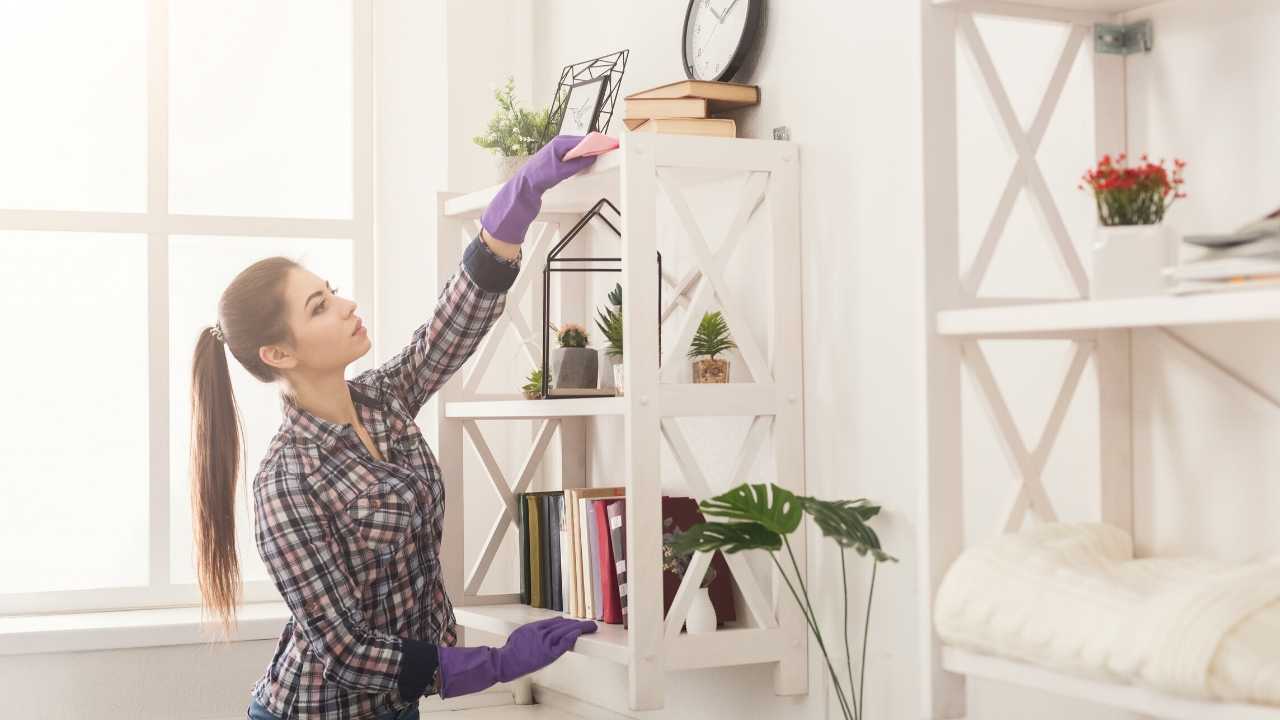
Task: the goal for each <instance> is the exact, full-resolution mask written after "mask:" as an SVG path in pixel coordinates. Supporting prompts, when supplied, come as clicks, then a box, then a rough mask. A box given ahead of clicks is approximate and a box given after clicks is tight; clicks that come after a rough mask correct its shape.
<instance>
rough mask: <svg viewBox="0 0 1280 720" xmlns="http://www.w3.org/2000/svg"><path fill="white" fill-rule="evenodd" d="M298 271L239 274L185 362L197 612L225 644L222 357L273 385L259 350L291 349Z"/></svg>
mask: <svg viewBox="0 0 1280 720" xmlns="http://www.w3.org/2000/svg"><path fill="white" fill-rule="evenodd" d="M298 267H301V266H300V265H299V264H298V263H297V262H296V261H294V260H291V259H289V258H284V257H269V258H264V259H262V260H259V261H258V262H255V263H254V264H252V265H250V266H249V267H247V268H245V269H244V270H242V271H241V272H240V274H239V275H237V276H236V277H235V279H234V280H232V281H231V284H230V285H228V286H227V289H226V290H224V291H223V293H222V298H221V300H219V302H218V315H219V318H220V320H219V322H218V323H217V325H216V326H214V327H206V328H205V329H204V330H201V331H200V336H199V337H197V338H196V349H195V355H194V357H193V358H192V362H191V516H192V523H191V526H192V530H193V532H194V534H195V537H194V546H195V558H196V579H197V581H198V582H199V585H200V598H201V601H202V607H203V608H204V609H207V610H212V611H213V613H214V614H216V615H217V617H218V620H219V621H220V622H221V624H222V629H223V632H224V639H230V636H231V633H232V631H233V630H234V628H235V610H236V605H238V604H239V602H240V592H241V588H242V584H241V580H240V562H239V557H238V555H237V554H236V483H237V480H238V479H239V477H240V470H241V467H240V448H241V437H240V436H241V427H240V416H239V413H238V411H237V408H236V398H235V394H234V393H233V392H232V390H231V374H230V372H229V371H228V368H227V353H228V352H230V353H231V355H232V356H234V357H235V359H236V360H237V361H238V362H239V363H240V365H241V366H242V367H243V368H244V369H245V370H247V371H248V372H249V374H250V375H252V376H253V377H254V378H256V379H258V380H259V381H261V382H264V383H269V382H273V381H275V380H276V379H277V378H278V377H279V376H278V374H277V372H276V369H275V368H273V367H271V366H269V365H267V364H266V363H265V362H263V361H262V358H260V357H259V356H258V350H259V348H261V347H263V346H266V345H273V344H277V343H292V342H293V336H292V334H291V333H290V332H289V323H288V319H287V318H286V312H285V310H286V303H285V298H284V286H285V280H286V278H287V277H288V273H289V271H291V270H293V269H294V268H298Z"/></svg>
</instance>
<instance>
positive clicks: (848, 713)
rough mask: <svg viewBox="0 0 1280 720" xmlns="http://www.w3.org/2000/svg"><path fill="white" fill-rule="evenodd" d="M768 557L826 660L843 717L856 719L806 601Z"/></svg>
mask: <svg viewBox="0 0 1280 720" xmlns="http://www.w3.org/2000/svg"><path fill="white" fill-rule="evenodd" d="M783 539H784V540H785V539H786V537H785V536H783ZM769 559H771V560H773V564H774V565H775V566H777V568H778V574H779V575H781V576H782V579H783V581H784V582H786V583H787V589H788V590H790V591H791V597H793V598H795V599H796V605H798V606H799V607H800V614H802V615H804V619H805V622H807V623H808V624H809V629H810V630H812V631H813V636H814V638H816V639H817V641H818V648H819V649H820V650H822V657H823V659H824V660H826V661H827V672H828V673H829V674H830V675H831V682H833V683H835V686H836V699H837V700H839V701H840V709H841V710H842V711H843V712H844V716H845V718H848V719H849V720H858V719H857V718H855V717H854V715H853V714H852V712H853V711H852V709H851V708H850V707H849V702H848V701H847V700H846V699H845V697H844V690H842V689H841V688H840V676H838V675H836V670H835V668H834V667H832V665H831V657H830V656H829V655H827V646H826V645H824V644H823V642H822V632H821V631H820V630H818V623H817V620H816V619H815V618H811V617H809V613H808V611H807V610H806V609H805V607H806V605H807V603H805V602H803V601H802V600H801V599H800V595H799V594H797V593H796V589H795V586H793V585H792V584H791V578H789V577H787V573H786V571H785V570H783V569H782V563H780V562H778V558H777V556H776V555H774V554H773V553H772V552H770V553H769ZM796 579H797V580H799V579H800V576H799V575H797V576H796ZM803 588H804V586H803V585H801V589H803ZM806 594H807V591H806Z"/></svg>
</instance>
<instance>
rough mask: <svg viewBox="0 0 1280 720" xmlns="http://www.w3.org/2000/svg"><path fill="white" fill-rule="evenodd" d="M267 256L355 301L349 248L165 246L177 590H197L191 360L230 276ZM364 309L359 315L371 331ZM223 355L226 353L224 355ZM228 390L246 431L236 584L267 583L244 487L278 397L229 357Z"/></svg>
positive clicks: (322, 243)
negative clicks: (292, 264)
mask: <svg viewBox="0 0 1280 720" xmlns="http://www.w3.org/2000/svg"><path fill="white" fill-rule="evenodd" d="M272 255H284V256H286V257H289V258H293V259H294V260H297V261H299V262H301V263H302V264H303V265H304V266H306V268H307V269H308V270H310V271H311V272H314V273H315V274H317V275H319V276H320V277H322V278H325V279H327V280H328V281H329V282H330V284H332V285H333V287H335V288H337V289H338V293H339V294H340V295H342V296H343V297H348V298H349V297H354V287H353V283H352V277H353V273H352V243H351V241H350V240H310V239H295V238H224V237H174V238H172V240H171V242H170V245H169V272H170V282H169V287H170V296H169V313H170V315H169V407H170V417H171V422H170V430H171V432H170V436H169V443H170V444H169V453H170V454H169V457H170V462H169V465H170V472H171V474H170V487H171V500H172V502H171V508H172V520H171V524H170V527H171V529H172V542H173V545H172V555H171V558H170V559H171V566H170V569H171V572H172V574H173V581H174V582H177V583H190V582H195V562H194V555H193V545H192V541H191V528H192V525H191V492H190V478H189V476H188V471H189V455H190V432H191V430H190V428H191V402H190V399H191V356H192V352H193V350H194V348H195V340H196V337H197V335H196V334H197V333H198V332H200V329H201V328H203V327H205V326H207V325H210V324H212V323H213V322H214V321H215V320H217V317H218V316H217V313H218V299H219V297H221V295H222V291H223V290H224V289H226V287H227V285H228V284H229V283H230V282H231V280H232V279H233V278H235V276H236V274H237V273H239V272H240V271H241V270H243V269H245V268H246V267H248V266H249V265H250V264H252V263H254V262H256V261H258V260H260V259H262V258H264V257H269V256H272ZM368 310H369V309H368V308H361V309H359V310H357V312H359V313H360V315H361V317H362V318H364V319H365V322H366V323H367V324H368V325H369V329H370V332H371V333H372V332H373V331H374V329H375V328H374V327H373V323H372V319H373V318H372V317H371V316H370V314H369V312H368ZM224 352H225V351H224ZM372 357H373V353H372V352H370V353H368V354H366V355H365V356H364V357H363V358H361V359H360V360H359V361H357V362H356V363H353V364H352V366H351V367H350V368H348V371H347V377H353V376H355V375H356V374H358V373H359V372H361V371H363V370H366V369H368V368H369V367H371V362H372ZM227 366H228V367H229V368H230V371H231V385H232V389H233V391H234V392H235V397H236V404H237V405H238V406H239V410H240V422H241V425H242V426H243V428H244V448H243V458H244V463H245V466H244V467H243V468H242V472H241V476H240V478H239V480H238V481H237V487H236V542H237V546H238V548H239V552H240V567H241V574H242V577H243V578H244V579H246V580H261V579H265V578H267V574H266V570H265V569H264V568H263V565H262V561H261V560H260V559H259V558H258V551H257V548H256V546H255V545H254V539H253V525H252V513H251V510H252V507H253V506H252V494H251V492H250V489H251V488H250V486H251V484H252V483H253V478H254V476H255V475H256V474H257V472H258V465H259V464H260V463H261V462H262V458H263V456H264V455H265V454H266V451H267V447H268V445H270V443H271V437H272V436H273V435H274V434H275V431H276V429H277V428H279V427H280V400H279V389H278V388H277V386H276V385H274V384H271V385H268V384H265V383H262V382H259V381H258V380H257V379H256V378H254V377H253V376H252V375H250V374H249V373H248V372H247V371H246V370H245V369H244V368H243V367H242V366H241V365H240V363H239V362H237V361H236V359H235V358H234V357H232V356H231V354H230V353H229V352H228V353H227Z"/></svg>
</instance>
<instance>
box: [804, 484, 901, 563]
mask: <svg viewBox="0 0 1280 720" xmlns="http://www.w3.org/2000/svg"><path fill="white" fill-rule="evenodd" d="M798 501H799V502H800V504H801V507H802V508H803V509H804V512H806V513H808V514H809V515H811V516H812V517H813V521H814V523H816V524H817V526H818V529H819V530H821V531H822V534H823V535H826V536H827V537H829V538H831V539H832V540H835V541H836V544H837V545H839V546H840V547H847V548H853V549H854V550H855V551H857V553H858V554H859V555H866V554H868V553H870V554H871V556H872V557H874V558H875V559H876V561H877V562H885V561H892V562H897V561H898V559H897V558H895V557H893V556H892V555H889V554H887V553H885V552H884V551H883V550H881V549H880V537H879V536H878V535H876V531H875V530H872V529H871V528H870V527H869V526H868V525H867V521H868V520H870V519H871V518H873V517H875V516H876V515H877V514H879V512H880V506H879V505H872V504H871V503H870V502H868V501H867V500H865V499H858V500H819V499H817V498H811V497H805V496H803V495H802V496H800V497H799V498H798Z"/></svg>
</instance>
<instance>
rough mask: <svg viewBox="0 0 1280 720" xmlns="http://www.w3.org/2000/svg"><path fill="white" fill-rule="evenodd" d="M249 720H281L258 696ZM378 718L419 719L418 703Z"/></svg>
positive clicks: (254, 701)
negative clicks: (259, 700)
mask: <svg viewBox="0 0 1280 720" xmlns="http://www.w3.org/2000/svg"><path fill="white" fill-rule="evenodd" d="M246 717H248V718H249V720H280V718H279V717H277V716H276V715H275V714H273V713H272V712H271V711H270V710H268V709H266V708H265V707H263V705H262V703H260V702H258V699H257V698H252V697H251V698H249V714H248V715H247V716H246ZM378 720H419V715H418V706H417V704H414V705H410V706H409V707H407V708H405V709H404V711H403V712H400V713H396V712H390V713H387V714H386V715H383V716H382V717H381V718H378Z"/></svg>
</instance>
